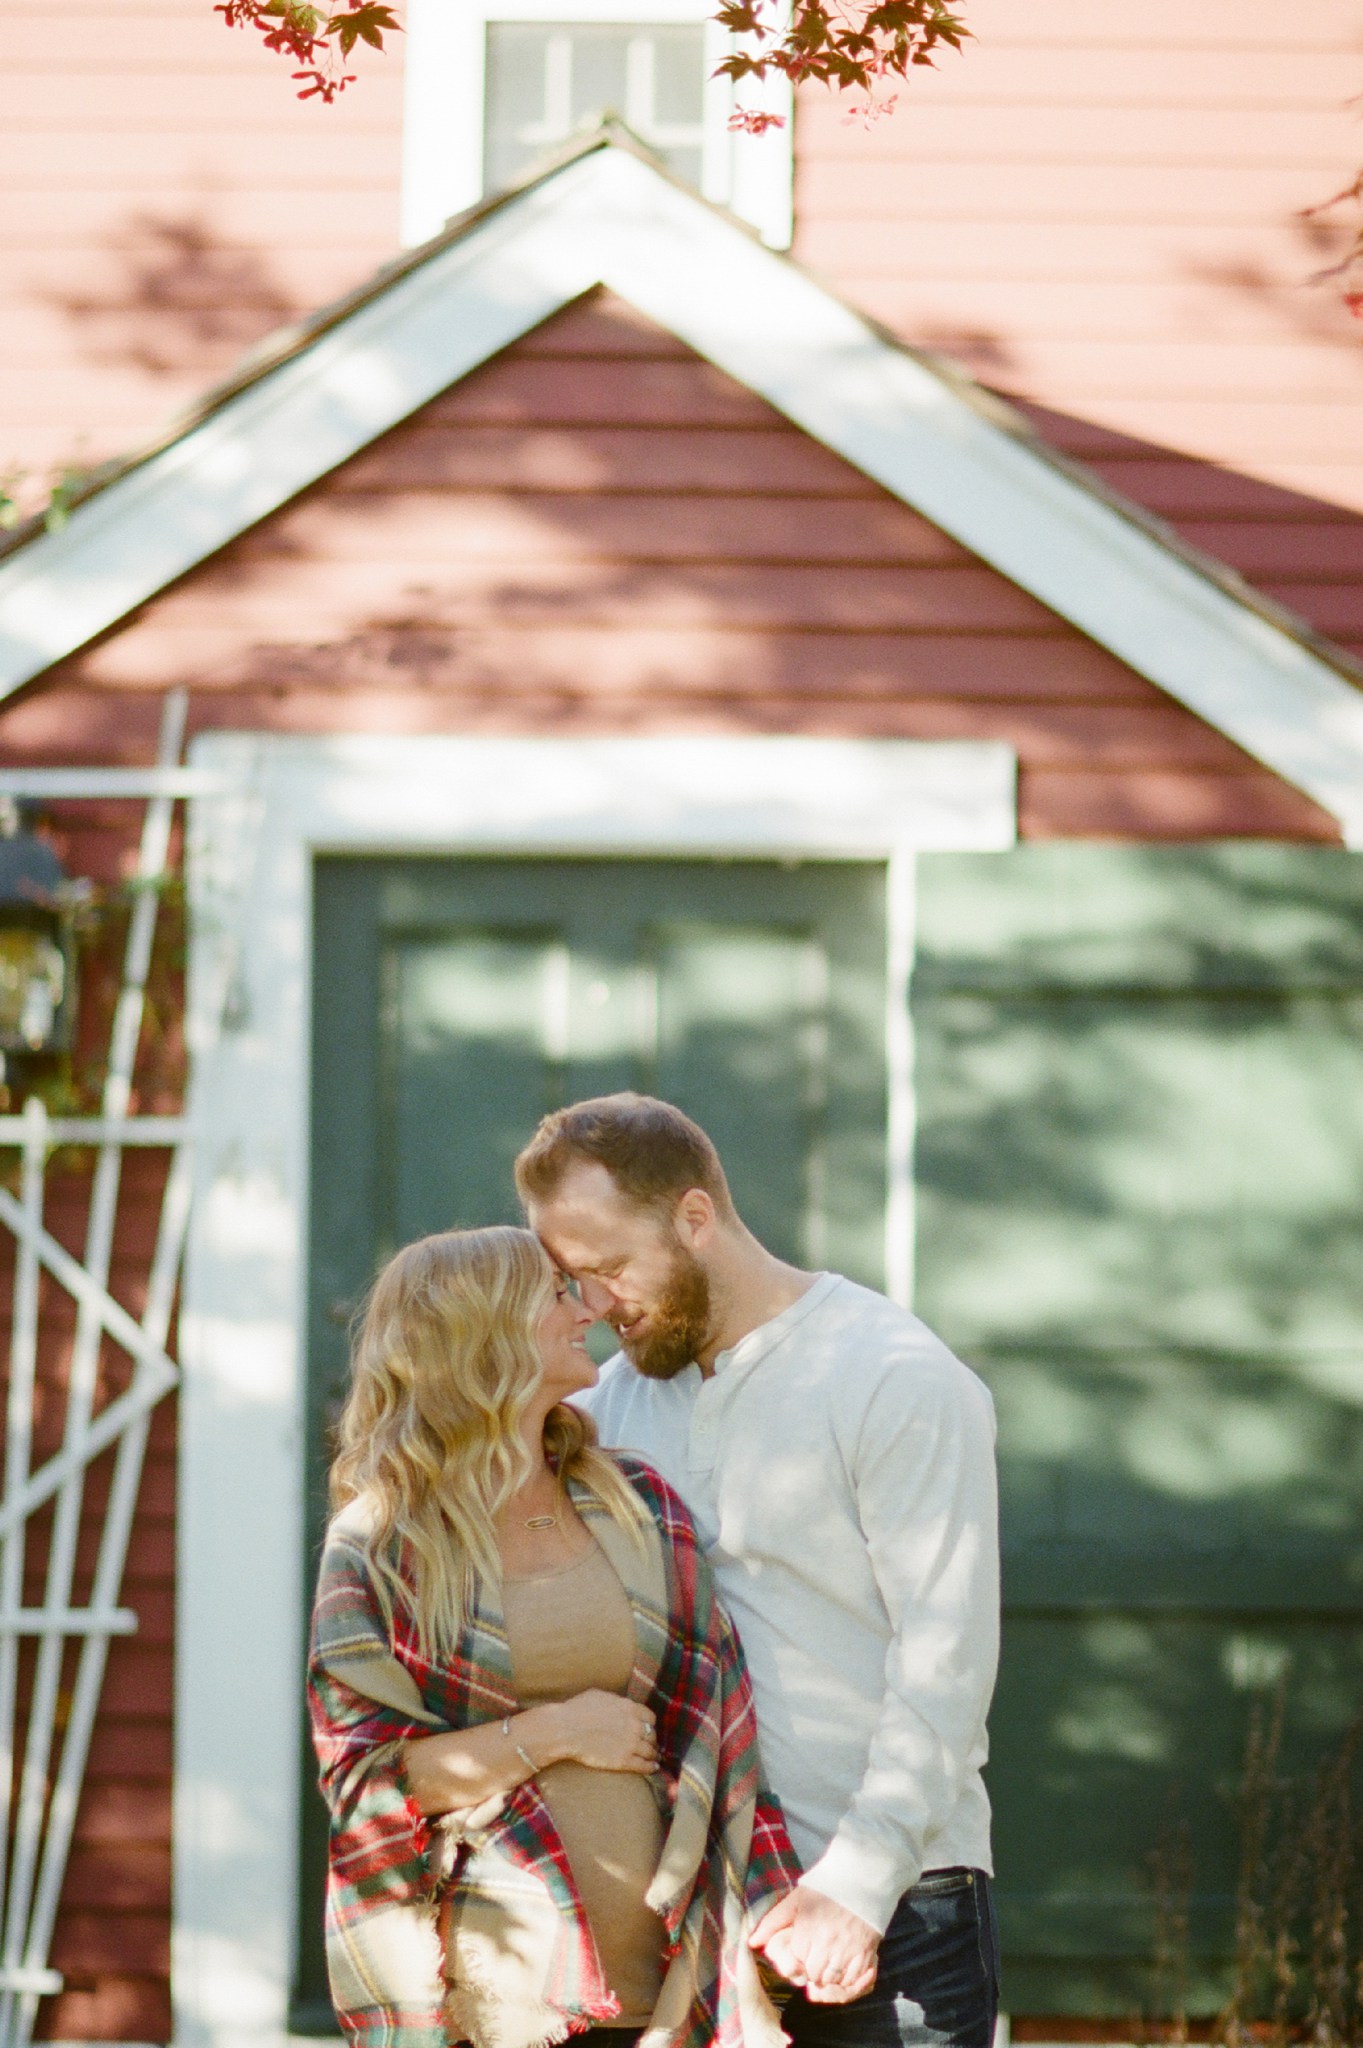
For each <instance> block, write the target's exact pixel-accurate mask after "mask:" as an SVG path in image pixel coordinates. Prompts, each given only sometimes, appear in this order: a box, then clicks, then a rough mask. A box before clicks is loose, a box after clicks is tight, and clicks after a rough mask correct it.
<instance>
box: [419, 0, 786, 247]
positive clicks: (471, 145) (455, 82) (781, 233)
mask: <svg viewBox="0 0 1363 2048" xmlns="http://www.w3.org/2000/svg"><path fill="white" fill-rule="evenodd" d="M711 15H712V0H409V4H408V7H407V10H406V42H405V54H406V85H405V94H406V98H405V105H404V109H403V140H402V212H401V233H402V240H403V244H404V246H405V247H408V248H411V247H414V246H415V245H416V244H418V243H421V242H425V241H429V239H430V238H431V236H433V235H438V234H439V233H440V231H441V230H442V228H443V227H444V226H445V223H446V221H447V220H449V219H450V218H451V217H452V216H453V215H454V214H457V213H462V212H463V211H464V209H465V208H466V207H470V206H474V205H476V204H477V202H478V201H479V200H480V199H481V198H482V197H483V196H484V193H483V113H484V105H485V101H484V84H485V80H484V71H485V58H486V28H487V24H488V22H489V21H543V22H553V21H581V22H610V21H650V22H653V21H656V22H669V21H671V22H676V21H681V22H703V23H705V24H706V29H707V33H706V39H705V67H706V87H705V113H704V125H705V141H704V145H703V158H704V172H703V176H702V183H701V190H702V196H703V197H704V198H706V199H710V200H713V201H714V202H715V203H716V205H719V206H727V207H728V208H729V210H730V211H731V212H732V213H735V214H737V215H738V217H739V219H740V220H746V221H747V222H748V223H749V225H750V226H752V227H755V228H756V229H757V231H758V233H759V234H760V235H761V237H762V239H763V241H764V242H766V243H767V245H768V246H769V247H770V248H773V249H787V248H789V246H790V239H791V235H792V233H793V230H794V215H793V180H794V168H793V165H794V159H793V154H792V148H793V145H792V130H793V116H792V109H793V97H792V94H791V90H790V86H789V84H788V82H787V81H785V80H784V79H778V78H771V79H767V80H765V81H763V82H762V84H760V85H757V84H752V83H748V84H745V85H744V87H743V89H742V93H741V103H742V105H743V106H744V107H747V108H751V109H755V110H759V109H760V110H761V111H764V112H768V113H773V114H778V115H780V116H781V121H782V125H781V126H779V127H776V128H769V129H768V130H767V132H766V133H765V134H764V135H747V134H738V133H735V132H733V131H731V130H730V128H729V116H730V115H731V114H732V112H733V110H734V107H735V105H736V104H738V99H736V96H735V92H734V88H733V85H732V83H731V82H730V80H729V79H727V78H716V77H715V76H714V75H713V74H714V70H715V66H716V65H717V64H718V63H719V62H720V60H721V59H722V58H723V57H724V56H725V55H727V53H728V51H729V48H730V41H729V37H728V35H727V34H726V33H725V31H724V30H722V29H721V28H720V27H719V26H718V24H717V23H716V22H715V21H714V20H713V19H712V18H711Z"/></svg>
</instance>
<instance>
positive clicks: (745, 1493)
mask: <svg viewBox="0 0 1363 2048" xmlns="http://www.w3.org/2000/svg"><path fill="white" fill-rule="evenodd" d="M577 1398H578V1399H579V1400H580V1402H581V1405H582V1406H583V1407H584V1408H587V1409H589V1410H590V1411H591V1413H592V1414H593V1415H594V1417H595V1418H596V1423H597V1428H598V1430H599V1432H600V1436H601V1441H602V1442H603V1443H604V1444H607V1445H614V1446H616V1447H617V1448H619V1449H624V1450H633V1451H637V1452H638V1453H639V1454H640V1455H641V1456H643V1457H644V1458H646V1459H647V1460H648V1461H649V1463H650V1464H652V1465H654V1466H656V1467H657V1469H658V1470H659V1471H660V1472H661V1473H662V1475H663V1477H664V1478H665V1479H667V1480H669V1481H670V1482H671V1484H672V1485H673V1486H674V1487H675V1488H676V1489H677V1491H678V1493H680V1494H681V1496H682V1499H683V1500H684V1501H685V1502H686V1504H687V1506H688V1507H689V1508H690V1510H691V1512H692V1514H693V1515H694V1517H695V1519H696V1522H697V1524H698V1526H699V1528H700V1532H701V1536H702V1539H703V1541H704V1543H705V1546H706V1548H707V1550H708V1552H709V1556H710V1561H711V1563H712V1565H713V1567H714V1570H715V1575H716V1579H717V1581H718V1584H719V1588H720V1591H721V1593H722V1594H723V1597H724V1599H725V1601H726V1603H727V1605H728V1608H729V1612H730V1614H731V1615H732V1616H733V1618H734V1621H735V1623H736V1625H737V1628H738V1632H739V1635H740V1636H741V1638H742V1642H743V1648H744V1650H745V1652H746V1654H747V1659H748V1667H749V1670H750V1671H751V1673H752V1681H753V1692H754V1695H755V1697H756V1701H757V1717H758V1726H759V1730H760V1735H761V1742H762V1755H763V1761H764V1763H765V1766H766V1770H767V1775H768V1777H769V1778H770V1781H771V1784H772V1787H773V1789H774V1790H775V1792H776V1793H777V1795H778V1797H779V1798H780V1800H781V1803H782V1805H783V1806H784V1807H785V1811H786V1818H787V1821H788V1823H789V1825H790V1831H791V1836H792V1839H793V1840H794V1843H795V1847H796V1850H797V1851H798V1853H799V1855H800V1859H801V1861H802V1863H803V1864H804V1866H805V1870H806V1873H807V1881H808V1882H809V1884H810V1885H811V1886H813V1887H814V1889H816V1890H817V1891H820V1892H822V1893H824V1894H826V1896H828V1897H829V1898H832V1899H835V1900H837V1901H838V1903H839V1904H840V1905H843V1906H846V1907H848V1908H849V1909H850V1910H851V1911H852V1912H854V1913H858V1914H860V1915H861V1917H862V1919H863V1920H867V1921H869V1922H870V1923H871V1925H872V1926H873V1927H875V1928H876V1929H877V1930H879V1931H881V1932H883V1931H884V1929H885V1927H886V1925H887V1923H888V1921H889V1918H890V1915H891V1913H892V1912H893V1911H894V1908H895V1904H896V1902H897V1900H898V1899H899V1897H900V1894H901V1893H902V1892H904V1891H905V1890H906V1889H907V1888H908V1886H909V1885H911V1884H913V1883H914V1882H915V1881H916V1880H917V1878H918V1877H919V1875H920V1874H921V1873H922V1872H923V1871H924V1870H940V1869H945V1868H948V1867H950V1866H952V1865H955V1864H965V1865H968V1866H970V1867H972V1868H974V1869H977V1870H990V1869H991V1868H992V1864H991V1861H990V1850H989V1801H988V1797H987V1795H986V1793H985V1789H984V1784H983V1781H982V1778H981V1775H980V1773H981V1769H982V1766H983V1764H984V1761H985V1757H986V1754H987V1746H986V1736H985V1717H986V1714H987V1712H988V1708H989V1699H990V1694H991V1692H992V1690H993V1685H994V1673H995V1668H996V1665H997V1661H998V1613H999V1591H998V1536H997V1502H996V1489H995V1478H994V1414H993V1404H992V1402H991V1400H990V1397H989V1394H988V1392H987V1391H986V1389H985V1388H984V1386H983V1385H982V1384H981V1382H980V1381H979V1380H978V1379H977V1378H976V1377H975V1375H974V1374H973V1373H972V1372H970V1371H968V1370H967V1368H966V1367H965V1366H964V1365H962V1364H961V1362H960V1360H959V1359H957V1358H955V1357H953V1355H952V1353H951V1352H950V1351H948V1350H947V1348H946V1346H945V1345H944V1344H943V1343H942V1342H941V1341H940V1339H939V1338H937V1337H935V1336H934V1335H933V1334H932V1332H931V1330H929V1329H928V1328H927V1327H926V1325H925V1324H923V1323H921V1322H920V1321H919V1320H918V1318H917V1317H916V1316H912V1315H910V1314H908V1313H907V1311H905V1310H904V1309H901V1308H897V1307H895V1305H894V1304H893V1303H892V1302H890V1301H887V1300H886V1299H885V1297H884V1296H883V1295H879V1294H875V1293H872V1292H871V1290H870V1289H869V1288H865V1287H859V1286H857V1285H856V1283H855V1282H853V1281H851V1280H846V1279H843V1278H842V1277H841V1276H840V1275H838V1274H836V1273H822V1274H820V1275H819V1276H818V1277H817V1278H816V1279H815V1281H814V1283H813V1285H812V1286H810V1287H809V1288H808V1289H807V1290H806V1292H805V1293H804V1294H802V1295H801V1296H800V1297H799V1299H798V1300H797V1301H795V1302H793V1303H792V1304H791V1306H790V1307H789V1308H787V1309H785V1310H783V1312H782V1313H781V1314H780V1315H778V1316H775V1317H773V1319H772V1320H771V1321H770V1322H768V1323H764V1324H762V1325H761V1327H760V1328H758V1329H756V1330H753V1331H751V1332H750V1333H749V1334H748V1335H747V1336H746V1337H744V1338H743V1339H742V1341H741V1342H740V1343H738V1344H736V1345H734V1347H733V1349H732V1350H731V1351H724V1352H721V1353H720V1354H719V1356H718V1357H717V1358H716V1360H715V1369H714V1373H713V1375H712V1376H711V1377H710V1378H708V1379H703V1378H702V1376H701V1372H700V1368H699V1367H698V1366H695V1365H690V1366H687V1367H686V1368H685V1369H684V1370H683V1371H682V1372H680V1373H679V1374H678V1375H677V1376H676V1378H675V1379H671V1380H650V1379H645V1378H643V1377H642V1376H641V1375H640V1374H639V1373H637V1372H636V1371H635V1370H634V1368H633V1367H632V1366H631V1365H629V1364H628V1363H627V1361H626V1360H625V1359H624V1357H623V1356H617V1357H616V1358H615V1359H612V1360H611V1361H610V1363H609V1364H608V1365H606V1366H605V1367H604V1368H603V1370H602V1375H601V1380H600V1383H599V1385H598V1386H596V1387H595V1388H593V1389H592V1390H591V1391H590V1392H588V1393H586V1394H583V1395H580V1396H578V1397H577Z"/></svg>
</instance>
